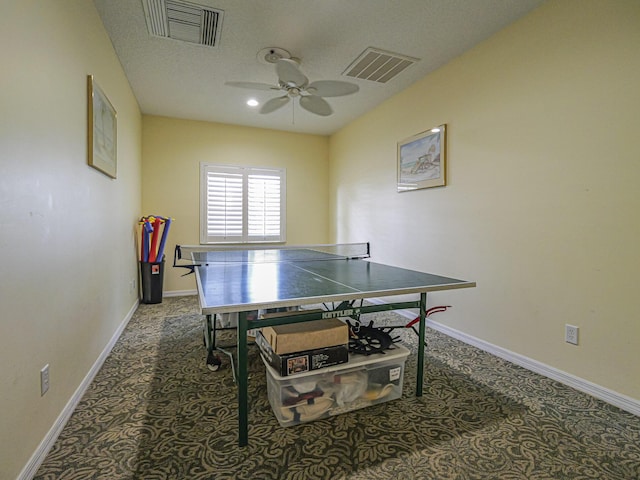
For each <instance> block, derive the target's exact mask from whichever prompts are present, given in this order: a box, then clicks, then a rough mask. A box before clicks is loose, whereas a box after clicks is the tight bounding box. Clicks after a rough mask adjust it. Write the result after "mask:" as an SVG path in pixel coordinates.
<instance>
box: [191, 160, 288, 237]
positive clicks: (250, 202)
mask: <svg viewBox="0 0 640 480" xmlns="http://www.w3.org/2000/svg"><path fill="white" fill-rule="evenodd" d="M285 185H286V176H285V169H274V168H258V167H238V166H231V165H213V164H210V163H201V164H200V195H201V199H200V243H247V242H284V241H285Z"/></svg>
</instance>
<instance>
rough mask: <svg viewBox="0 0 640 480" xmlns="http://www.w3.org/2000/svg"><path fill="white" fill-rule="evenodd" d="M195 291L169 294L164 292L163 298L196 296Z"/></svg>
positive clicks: (172, 291)
mask: <svg viewBox="0 0 640 480" xmlns="http://www.w3.org/2000/svg"><path fill="white" fill-rule="evenodd" d="M197 294H198V291H197V290H171V291H170V292H164V293H163V294H162V296H163V297H186V296H190V295H197Z"/></svg>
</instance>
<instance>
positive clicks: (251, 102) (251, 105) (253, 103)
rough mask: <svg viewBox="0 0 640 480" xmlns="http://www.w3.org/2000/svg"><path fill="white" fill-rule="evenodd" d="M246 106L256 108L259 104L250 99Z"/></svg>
mask: <svg viewBox="0 0 640 480" xmlns="http://www.w3.org/2000/svg"><path fill="white" fill-rule="evenodd" d="M247 105H249V106H250V107H257V106H258V105H259V103H258V101H257V100H256V99H255V98H250V99H249V100H247Z"/></svg>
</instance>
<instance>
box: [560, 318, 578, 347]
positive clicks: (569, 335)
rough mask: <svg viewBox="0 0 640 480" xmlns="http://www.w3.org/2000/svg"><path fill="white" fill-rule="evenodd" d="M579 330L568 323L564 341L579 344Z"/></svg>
mask: <svg viewBox="0 0 640 480" xmlns="http://www.w3.org/2000/svg"><path fill="white" fill-rule="evenodd" d="M578 330H579V329H578V327H576V326H574V325H569V324H568V323H567V324H566V325H565V326H564V341H565V342H567V343H572V344H573V345H578Z"/></svg>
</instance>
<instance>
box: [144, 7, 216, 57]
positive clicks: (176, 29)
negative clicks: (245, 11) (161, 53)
mask: <svg viewBox="0 0 640 480" xmlns="http://www.w3.org/2000/svg"><path fill="white" fill-rule="evenodd" d="M142 6H143V7H144V16H145V18H146V19H147V29H148V30H149V33H150V34H151V35H154V36H156V37H165V38H172V39H174V40H181V41H183V42H189V43H196V44H198V45H207V46H209V47H216V46H217V45H218V43H219V42H220V30H221V28H222V17H223V15H224V12H223V11H222V10H215V9H213V8H210V7H204V6H202V5H196V4H194V3H187V2H181V1H176V0H142Z"/></svg>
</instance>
